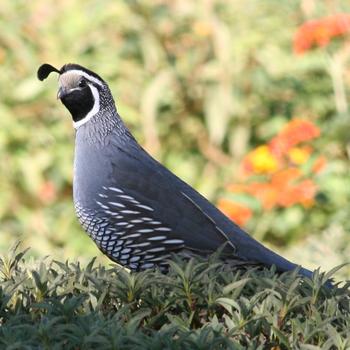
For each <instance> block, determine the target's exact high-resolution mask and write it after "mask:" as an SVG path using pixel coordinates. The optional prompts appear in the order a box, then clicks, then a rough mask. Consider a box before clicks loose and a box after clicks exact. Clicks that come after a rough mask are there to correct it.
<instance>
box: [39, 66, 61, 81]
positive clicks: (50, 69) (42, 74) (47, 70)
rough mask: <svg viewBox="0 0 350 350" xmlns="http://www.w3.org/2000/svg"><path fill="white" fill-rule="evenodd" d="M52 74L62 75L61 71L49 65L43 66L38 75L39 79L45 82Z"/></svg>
mask: <svg viewBox="0 0 350 350" xmlns="http://www.w3.org/2000/svg"><path fill="white" fill-rule="evenodd" d="M51 72H57V73H58V74H61V71H60V70H58V69H57V68H55V67H53V66H51V64H48V63H44V64H42V65H41V66H40V67H39V69H38V73H37V76H38V79H39V80H41V81H43V80H44V79H46V78H47V77H48V76H49V74H50V73H51Z"/></svg>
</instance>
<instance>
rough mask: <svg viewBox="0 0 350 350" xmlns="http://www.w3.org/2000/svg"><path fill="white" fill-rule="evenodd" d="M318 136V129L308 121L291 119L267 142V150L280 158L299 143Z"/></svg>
mask: <svg viewBox="0 0 350 350" xmlns="http://www.w3.org/2000/svg"><path fill="white" fill-rule="evenodd" d="M319 135H320V129H319V128H318V127H317V126H316V125H315V124H313V123H312V122H310V121H308V120H303V119H293V120H292V121H290V122H289V123H288V124H287V125H286V126H285V127H284V128H283V129H282V131H281V132H280V133H279V134H278V135H277V136H276V137H274V138H273V139H272V140H271V141H270V142H269V148H270V150H271V152H272V153H273V154H275V155H276V156H279V157H280V156H282V155H283V154H285V153H287V152H288V151H289V150H290V149H291V148H292V147H294V146H296V145H298V144H299V143H301V142H305V141H309V140H312V139H314V138H316V137H318V136H319Z"/></svg>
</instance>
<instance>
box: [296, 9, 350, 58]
mask: <svg viewBox="0 0 350 350" xmlns="http://www.w3.org/2000/svg"><path fill="white" fill-rule="evenodd" d="M349 31H350V14H347V13H341V14H337V15H333V16H329V17H325V18H321V19H317V20H312V21H307V22H305V23H304V24H303V25H302V26H300V27H299V29H298V31H297V32H296V34H295V36H294V44H293V49H294V52H295V53H296V54H303V53H305V52H306V51H308V50H310V49H312V48H313V47H314V46H316V47H317V46H318V47H324V46H326V45H328V44H329V42H330V41H331V39H332V38H334V37H337V36H342V35H345V34H347V33H349Z"/></svg>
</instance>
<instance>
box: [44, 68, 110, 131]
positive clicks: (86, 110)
mask: <svg viewBox="0 0 350 350" xmlns="http://www.w3.org/2000/svg"><path fill="white" fill-rule="evenodd" d="M51 72H56V73H58V74H59V79H58V93H57V98H58V99H60V100H61V101H62V103H63V104H64V105H65V106H66V108H67V109H68V110H69V112H70V113H71V115H72V118H73V125H74V127H75V128H76V129H77V128H78V127H79V126H81V125H83V124H85V123H86V122H88V121H89V120H90V119H91V118H92V117H94V116H95V115H97V114H98V113H99V112H100V110H101V108H103V104H104V103H106V100H108V101H109V102H112V101H111V99H112V96H111V94H110V91H109V88H108V86H107V84H106V83H105V81H104V80H103V79H102V78H101V77H100V76H98V75H97V74H96V73H94V72H92V71H90V70H89V69H86V68H84V67H82V66H80V65H78V64H72V63H69V64H65V65H64V66H63V67H62V68H61V69H59V70H58V69H57V68H55V67H53V66H51V65H50V64H47V63H45V64H43V65H41V66H40V67H39V69H38V78H39V80H44V79H46V78H47V77H48V75H49V74H50V73H51ZM112 100H113V99H112ZM108 101H107V102H108Z"/></svg>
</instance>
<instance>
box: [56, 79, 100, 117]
mask: <svg viewBox="0 0 350 350" xmlns="http://www.w3.org/2000/svg"><path fill="white" fill-rule="evenodd" d="M61 101H62V103H63V104H64V105H65V106H66V108H67V109H68V110H69V112H70V114H71V115H72V118H73V120H74V121H75V122H78V121H79V120H81V119H84V118H85V117H86V115H87V114H88V113H89V112H90V111H91V110H92V108H93V107H94V103H95V101H94V96H93V95H92V92H91V89H90V88H89V87H88V86H86V87H85V88H84V89H81V90H75V91H72V92H71V93H69V94H67V95H65V96H63V97H62V99H61Z"/></svg>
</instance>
